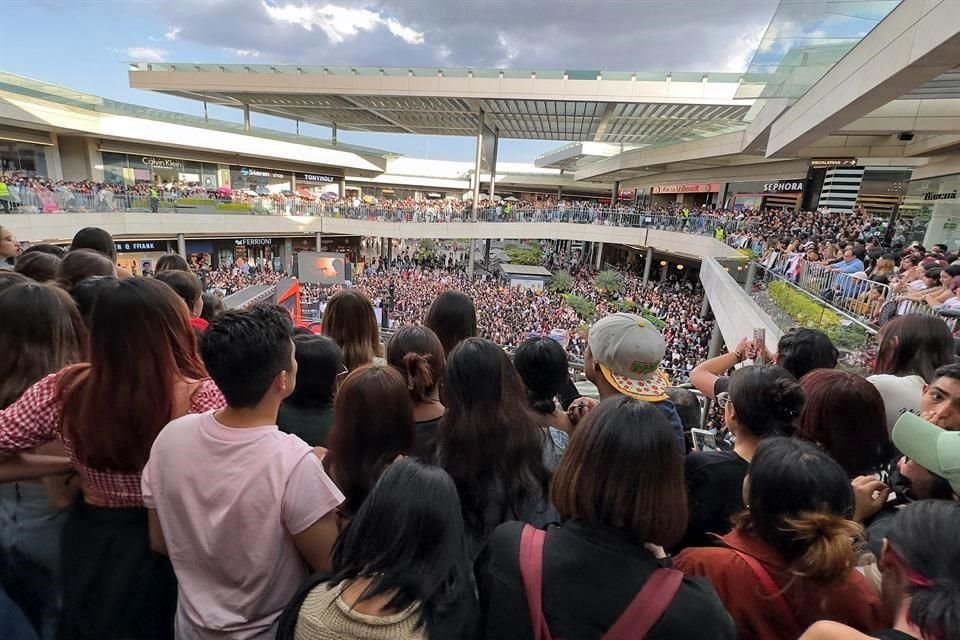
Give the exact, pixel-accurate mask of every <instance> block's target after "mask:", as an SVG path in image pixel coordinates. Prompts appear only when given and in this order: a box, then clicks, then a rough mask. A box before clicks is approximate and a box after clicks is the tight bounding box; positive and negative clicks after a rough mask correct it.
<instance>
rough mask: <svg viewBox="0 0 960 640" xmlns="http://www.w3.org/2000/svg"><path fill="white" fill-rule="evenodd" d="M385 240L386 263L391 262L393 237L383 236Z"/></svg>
mask: <svg viewBox="0 0 960 640" xmlns="http://www.w3.org/2000/svg"><path fill="white" fill-rule="evenodd" d="M385 240H386V241H387V264H388V265H389V264H390V263H391V262H393V238H385Z"/></svg>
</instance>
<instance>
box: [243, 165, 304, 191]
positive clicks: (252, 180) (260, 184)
mask: <svg viewBox="0 0 960 640" xmlns="http://www.w3.org/2000/svg"><path fill="white" fill-rule="evenodd" d="M230 187H231V188H232V189H233V190H234V191H243V190H249V191H254V192H257V191H258V190H259V192H260V193H263V192H264V191H266V192H269V193H281V192H283V191H291V190H292V188H293V174H292V173H289V172H283V171H280V170H278V169H261V168H257V167H245V166H238V165H234V166H231V167H230Z"/></svg>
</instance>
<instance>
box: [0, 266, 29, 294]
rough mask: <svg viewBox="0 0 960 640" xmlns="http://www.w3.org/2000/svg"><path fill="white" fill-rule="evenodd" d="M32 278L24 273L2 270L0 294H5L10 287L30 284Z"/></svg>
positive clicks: (0, 274)
mask: <svg viewBox="0 0 960 640" xmlns="http://www.w3.org/2000/svg"><path fill="white" fill-rule="evenodd" d="M29 283H30V278H28V277H27V276H25V275H23V274H22V273H17V272H15V271H10V270H7V269H0V293H3V292H4V291H6V290H7V289H9V288H10V287H14V286H16V285H18V284H29Z"/></svg>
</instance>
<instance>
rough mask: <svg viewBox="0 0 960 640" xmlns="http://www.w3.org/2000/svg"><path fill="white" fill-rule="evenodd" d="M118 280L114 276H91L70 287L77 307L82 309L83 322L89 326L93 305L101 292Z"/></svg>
mask: <svg viewBox="0 0 960 640" xmlns="http://www.w3.org/2000/svg"><path fill="white" fill-rule="evenodd" d="M116 282H117V279H116V278H114V277H113V276H90V277H89V278H85V279H83V280H81V281H80V282H78V283H77V284H75V285H73V286H72V287H70V291H69V293H70V297H71V298H73V301H74V302H76V303H77V309H78V310H79V311H80V315H81V317H83V322H84V324H86V325H87V327H89V326H90V317H91V314H92V313H93V305H94V303H95V302H96V301H97V297H98V296H99V295H100V292H101V291H103V290H104V289H105V288H107V287H110V286H112V285H114V284H115V283H116Z"/></svg>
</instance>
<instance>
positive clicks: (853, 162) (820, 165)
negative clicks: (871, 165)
mask: <svg viewBox="0 0 960 640" xmlns="http://www.w3.org/2000/svg"><path fill="white" fill-rule="evenodd" d="M855 166H857V159H856V158H811V159H810V168H811V169H836V168H837V167H855Z"/></svg>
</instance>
